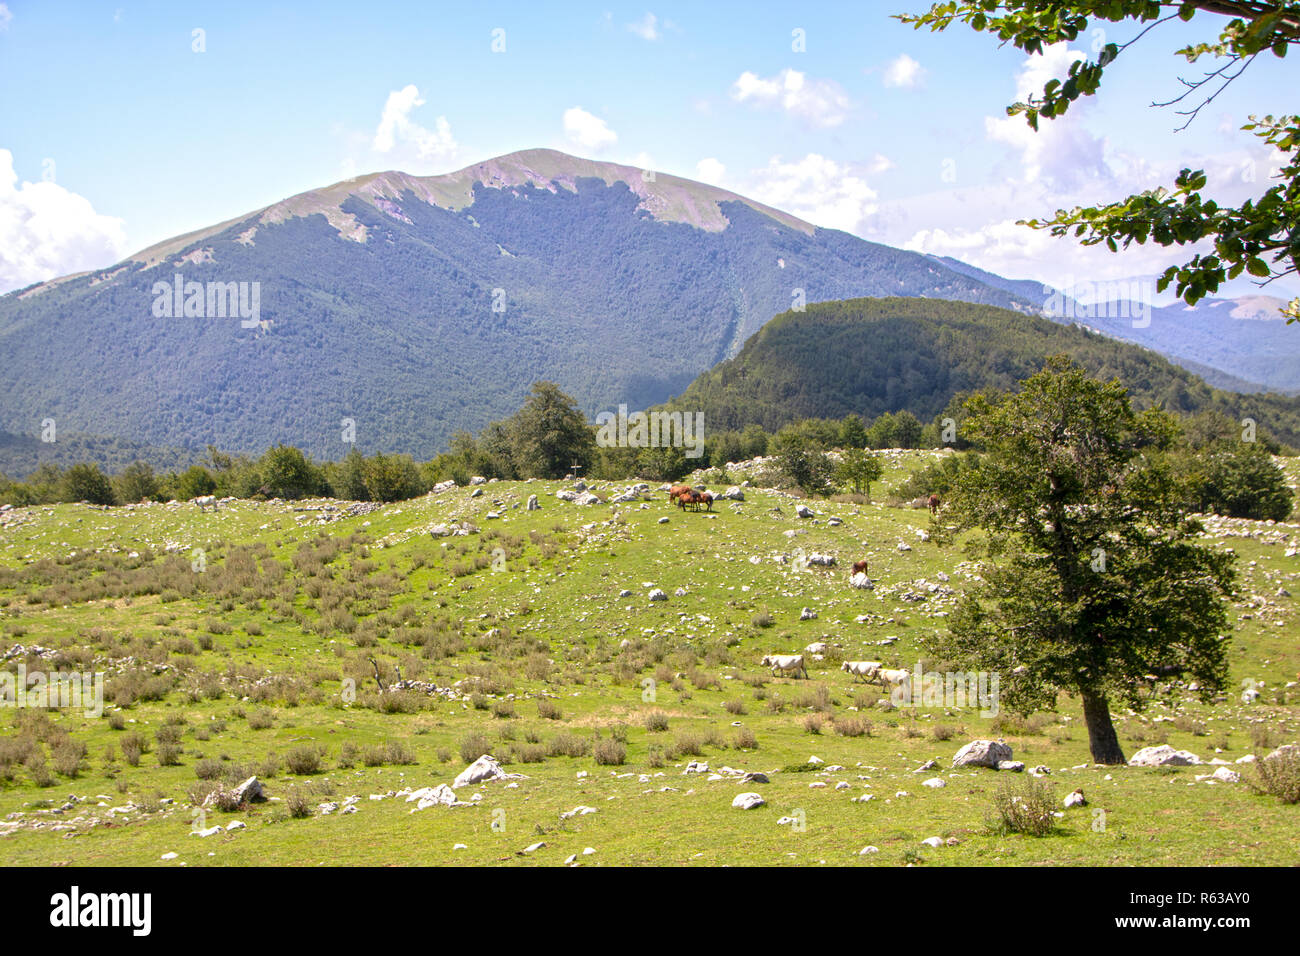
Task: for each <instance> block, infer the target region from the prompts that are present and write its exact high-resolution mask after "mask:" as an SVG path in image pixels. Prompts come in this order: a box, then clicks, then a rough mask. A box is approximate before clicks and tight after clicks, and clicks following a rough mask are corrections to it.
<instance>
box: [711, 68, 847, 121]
mask: <svg viewBox="0 0 1300 956" xmlns="http://www.w3.org/2000/svg"><path fill="white" fill-rule="evenodd" d="M731 98H732V99H734V100H735V101H736V102H737V103H753V104H755V105H758V106H766V107H777V108H780V109H782V110H785V112H787V113H790V114H791V115H793V116H797V117H799V118H800V119H802V120H804V121H805V122H807V123H809V124H811V125H813V126H821V127H830V126H839V125H840V124H841V123H843V122H844V119H845V117H846V116H847V114H848V112H849V110H850V109H851V108H852V105H853V104H852V102H851V101H850V100H849V97H848V94H847V93H845V92H844V88H843V87H841V86H840V85H839V84H838V83H836V82H835V81H834V80H818V79H809V78H808V76H807V75H806V74H804V73H800V72H799V71H798V70H791V69H789V68H786V69H784V70H782V71H781V72H780V73H778V74H776V75H775V76H773V77H771V78H770V79H764V78H763V77H761V76H759V75H758V74H756V73H751V72H749V71H748V70H746V71H745V72H744V73H742V74H740V77H739V78H738V79H737V80H736V82H735V83H734V84H732V87H731Z"/></svg>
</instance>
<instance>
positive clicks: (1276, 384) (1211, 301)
mask: <svg viewBox="0 0 1300 956" xmlns="http://www.w3.org/2000/svg"><path fill="white" fill-rule="evenodd" d="M935 261H936V262H938V263H940V264H941V265H943V266H945V267H946V268H949V269H952V270H953V271H954V272H960V273H961V274H962V275H965V276H969V277H970V278H973V279H976V280H977V281H979V282H983V283H984V284H985V285H990V286H993V287H994V288H997V289H1002V290H1003V291H1004V292H1008V293H1010V294H1012V295H1015V296H1018V297H1020V298H1022V299H1024V300H1026V301H1029V302H1034V303H1037V304H1038V305H1039V307H1040V308H1043V309H1044V310H1045V311H1049V313H1050V314H1048V316H1047V317H1048V318H1051V319H1054V320H1056V321H1058V322H1064V323H1076V324H1079V325H1086V326H1088V327H1089V328H1093V329H1096V330H1097V331H1099V332H1103V333H1105V334H1106V335H1110V336H1112V337H1114V338H1118V339H1123V340H1124V341H1126V342H1134V343H1136V344H1138V345H1145V346H1146V347H1147V348H1150V349H1154V350H1155V351H1157V352H1159V353H1160V354H1161V355H1164V356H1165V357H1167V358H1169V359H1170V360H1171V361H1173V362H1175V363H1176V364H1178V365H1181V366H1182V367H1183V368H1185V369H1187V370H1188V371H1191V372H1194V373H1195V374H1197V375H1200V376H1201V377H1202V378H1204V379H1205V380H1206V381H1208V382H1209V383H1210V384H1212V385H1215V386H1218V387H1220V388H1227V389H1232V390H1234V391H1250V392H1257V391H1265V390H1273V391H1277V392H1282V393H1289V394H1294V393H1296V392H1300V338H1297V329H1296V328H1295V327H1294V326H1291V327H1288V326H1287V324H1286V320H1285V319H1284V318H1283V317H1282V315H1281V314H1280V313H1279V310H1280V309H1281V308H1282V307H1283V306H1284V305H1285V304H1286V302H1285V301H1284V300H1283V299H1278V298H1275V297H1273V296H1267V295H1247V296H1237V297H1235V298H1230V299H1218V298H1208V299H1202V300H1201V301H1200V302H1198V303H1196V305H1187V304H1186V303H1183V302H1175V303H1173V304H1171V305H1164V306H1158V305H1153V306H1151V308H1150V314H1149V315H1148V314H1147V313H1146V311H1145V308H1144V306H1143V305H1142V303H1141V302H1138V301H1134V300H1133V299H1132V298H1130V297H1129V296H1128V295H1127V292H1128V291H1129V290H1130V289H1132V288H1133V287H1134V286H1135V285H1136V284H1137V282H1139V281H1148V280H1129V281H1125V282H1119V283H1114V284H1113V285H1107V284H1106V283H1099V284H1092V286H1091V288H1092V291H1094V292H1097V293H1099V295H1100V298H1101V300H1102V301H1101V302H1096V301H1092V302H1080V301H1078V300H1077V299H1075V298H1072V297H1071V296H1069V295H1066V294H1065V293H1064V292H1062V291H1061V290H1058V289H1054V288H1052V287H1050V286H1044V285H1043V284H1041V283H1038V282H1032V281H1029V280H1023V279H1021V280H1017V279H1004V278H1002V277H1001V276H998V275H994V274H993V273H991V272H986V271H984V270H983V269H979V268H976V267H975V266H972V265H969V264H967V263H965V262H961V261H959V260H957V259H953V258H950V257H948V256H943V257H935ZM1149 281H1150V285H1151V288H1152V289H1153V290H1154V288H1155V280H1154V279H1152V280H1149ZM1088 287H1089V284H1081V288H1082V289H1087V288H1088ZM1135 319H1136V320H1137V325H1135V324H1134V320H1135Z"/></svg>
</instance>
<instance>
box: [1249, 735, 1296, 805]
mask: <svg viewBox="0 0 1300 956" xmlns="http://www.w3.org/2000/svg"><path fill="white" fill-rule="evenodd" d="M1255 776H1256V778H1257V782H1256V784H1255V788H1256V789H1257V790H1259V791H1262V792H1264V793H1270V794H1272V795H1273V796H1275V797H1277V798H1278V799H1279V800H1281V801H1282V802H1283V803H1288V804H1295V803H1300V747H1297V746H1295V745H1294V744H1292V745H1290V746H1286V747H1279V748H1278V749H1277V750H1275V751H1274V752H1273V753H1271V754H1269V755H1268V756H1267V757H1264V758H1263V759H1262V760H1257V761H1256V762H1255Z"/></svg>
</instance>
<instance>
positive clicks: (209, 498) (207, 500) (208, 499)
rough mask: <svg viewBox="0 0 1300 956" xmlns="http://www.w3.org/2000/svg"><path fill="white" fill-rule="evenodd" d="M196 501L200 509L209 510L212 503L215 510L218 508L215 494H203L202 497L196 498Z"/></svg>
mask: <svg viewBox="0 0 1300 956" xmlns="http://www.w3.org/2000/svg"><path fill="white" fill-rule="evenodd" d="M194 503H195V504H196V505H198V506H199V510H200V511H207V510H208V505H212V510H213V511H216V510H218V509H217V499H216V496H215V495H202V496H201V497H198V498H195V499H194Z"/></svg>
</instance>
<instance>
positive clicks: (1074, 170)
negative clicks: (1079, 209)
mask: <svg viewBox="0 0 1300 956" xmlns="http://www.w3.org/2000/svg"><path fill="white" fill-rule="evenodd" d="M1081 59H1084V54H1083V53H1081V52H1079V51H1078V50H1071V49H1070V48H1069V44H1068V43H1056V44H1053V45H1052V46H1049V47H1046V48H1045V49H1044V50H1043V52H1042V53H1041V54H1035V55H1033V56H1029V57H1026V58H1025V62H1024V63H1023V64H1022V65H1021V68H1020V73H1019V74H1018V75H1017V77H1016V100H1017V101H1019V102H1025V101H1027V100H1028V99H1029V98H1030V97H1031V96H1041V95H1042V91H1043V87H1044V86H1045V85H1046V84H1047V82H1048V81H1049V80H1053V79H1062V78H1064V77H1065V76H1066V75H1067V73H1068V72H1069V69H1070V64H1071V63H1073V62H1074V61H1075V60H1081ZM1091 105H1092V104H1091V101H1090V100H1087V99H1084V100H1079V101H1076V102H1075V103H1074V104H1073V105H1072V106H1071V107H1070V110H1069V112H1067V113H1066V114H1065V115H1064V116H1058V117H1056V118H1054V119H1043V120H1041V121H1040V122H1039V124H1038V130H1037V132H1035V131H1034V130H1033V129H1031V128H1030V126H1029V124H1028V123H1027V122H1026V121H1025V117H1024V116H1023V115H1019V116H1000V117H993V116H988V117H985V119H984V131H985V133H986V135H987V136H988V138H989V139H990V140H993V141H994V142H1000V143H1006V144H1007V145H1008V146H1010V147H1011V148H1012V149H1013V150H1014V151H1015V152H1016V153H1018V154H1019V159H1020V164H1021V173H1022V175H1023V178H1024V180H1025V181H1026V182H1031V183H1032V182H1037V181H1039V180H1045V181H1047V182H1049V183H1051V184H1053V185H1055V186H1057V187H1058V188H1063V187H1071V186H1076V185H1079V184H1081V183H1082V182H1083V181H1085V180H1087V179H1095V178H1101V179H1107V178H1109V176H1110V171H1109V169H1108V168H1107V166H1106V158H1105V153H1106V141H1105V139H1104V138H1103V137H1100V136H1096V135H1094V134H1093V133H1092V132H1091V131H1089V130H1088V129H1087V127H1086V126H1085V125H1084V124H1085V121H1086V119H1087V114H1088V112H1089V109H1090V107H1091Z"/></svg>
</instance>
